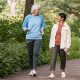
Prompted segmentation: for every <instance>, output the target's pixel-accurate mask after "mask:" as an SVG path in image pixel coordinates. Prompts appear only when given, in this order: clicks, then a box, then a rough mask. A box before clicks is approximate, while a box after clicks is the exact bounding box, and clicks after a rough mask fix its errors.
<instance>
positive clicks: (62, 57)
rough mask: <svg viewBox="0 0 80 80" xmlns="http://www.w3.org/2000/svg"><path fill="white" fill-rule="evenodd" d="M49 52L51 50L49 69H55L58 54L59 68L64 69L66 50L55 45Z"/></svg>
mask: <svg viewBox="0 0 80 80" xmlns="http://www.w3.org/2000/svg"><path fill="white" fill-rule="evenodd" d="M51 52H52V60H51V65H50V70H51V71H52V70H53V71H55V67H56V60H57V55H58V54H59V56H60V69H62V70H65V65H66V52H65V51H64V49H60V46H57V45H56V46H55V47H54V48H52V50H51Z"/></svg>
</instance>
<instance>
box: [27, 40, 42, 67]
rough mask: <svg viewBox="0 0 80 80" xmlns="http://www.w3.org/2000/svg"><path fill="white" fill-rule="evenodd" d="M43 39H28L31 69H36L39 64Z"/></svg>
mask: <svg viewBox="0 0 80 80" xmlns="http://www.w3.org/2000/svg"><path fill="white" fill-rule="evenodd" d="M41 41H42V40H41V39H36V40H35V39H27V49H28V58H29V66H30V69H36V68H37V64H38V55H39V50H40V47H41Z"/></svg>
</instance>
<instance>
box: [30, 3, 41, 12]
mask: <svg viewBox="0 0 80 80" xmlns="http://www.w3.org/2000/svg"><path fill="white" fill-rule="evenodd" d="M36 9H40V5H39V4H36V3H35V4H33V5H32V7H31V13H33V12H34V10H36Z"/></svg>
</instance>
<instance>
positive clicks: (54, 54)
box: [50, 46, 58, 71]
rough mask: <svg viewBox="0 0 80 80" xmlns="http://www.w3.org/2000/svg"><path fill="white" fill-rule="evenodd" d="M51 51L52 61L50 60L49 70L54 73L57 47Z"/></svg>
mask: <svg viewBox="0 0 80 80" xmlns="http://www.w3.org/2000/svg"><path fill="white" fill-rule="evenodd" d="M51 51H52V60H51V65H50V70H51V71H52V70H54V71H55V67H56V60H57V55H58V46H55V47H54V48H52V50H51Z"/></svg>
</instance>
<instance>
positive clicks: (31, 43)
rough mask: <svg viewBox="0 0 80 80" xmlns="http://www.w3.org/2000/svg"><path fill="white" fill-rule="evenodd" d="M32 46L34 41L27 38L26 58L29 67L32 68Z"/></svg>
mask: <svg viewBox="0 0 80 80" xmlns="http://www.w3.org/2000/svg"><path fill="white" fill-rule="evenodd" d="M33 46H34V42H33V41H32V40H27V49H28V58H29V59H28V60H29V66H30V69H31V70H32V69H33Z"/></svg>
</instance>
